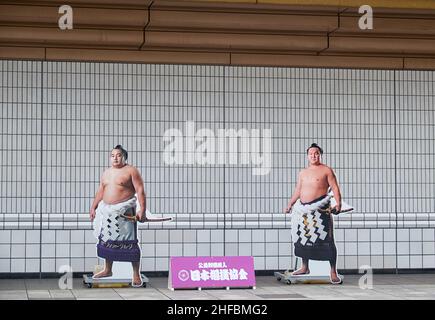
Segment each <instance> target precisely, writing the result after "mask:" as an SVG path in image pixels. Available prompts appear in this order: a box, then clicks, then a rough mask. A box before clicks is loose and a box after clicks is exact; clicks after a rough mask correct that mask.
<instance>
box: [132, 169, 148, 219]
mask: <svg viewBox="0 0 435 320" xmlns="http://www.w3.org/2000/svg"><path fill="white" fill-rule="evenodd" d="M131 178H132V182H133V186H134V190H135V191H136V194H137V201H139V205H140V210H139V211H138V212H136V216H137V220H138V221H140V222H144V221H145V220H146V215H145V211H146V197H145V189H144V185H143V180H142V177H141V176H140V173H139V170H137V169H136V168H133V170H132V173H131Z"/></svg>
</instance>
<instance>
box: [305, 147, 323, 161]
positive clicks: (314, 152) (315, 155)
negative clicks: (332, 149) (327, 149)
mask: <svg viewBox="0 0 435 320" xmlns="http://www.w3.org/2000/svg"><path fill="white" fill-rule="evenodd" d="M320 156H321V155H320V150H319V149H317V148H310V149H309V150H308V162H309V163H310V164H312V165H317V164H319V163H320Z"/></svg>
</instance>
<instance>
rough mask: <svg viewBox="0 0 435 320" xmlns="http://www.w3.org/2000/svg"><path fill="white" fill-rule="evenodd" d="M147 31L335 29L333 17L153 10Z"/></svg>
mask: <svg viewBox="0 0 435 320" xmlns="http://www.w3.org/2000/svg"><path fill="white" fill-rule="evenodd" d="M151 15H152V19H151V21H150V24H149V25H148V27H147V29H151V30H165V29H184V30H192V29H201V30H204V29H205V30H237V31H238V32H240V31H246V32H277V33H286V32H294V31H309V32H329V31H332V30H334V29H335V28H337V27H338V17H337V16H314V15H285V14H242V13H218V12H189V11H161V10H153V11H152V12H151Z"/></svg>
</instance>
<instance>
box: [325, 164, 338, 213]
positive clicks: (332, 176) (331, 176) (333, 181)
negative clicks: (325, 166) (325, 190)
mask: <svg viewBox="0 0 435 320" xmlns="http://www.w3.org/2000/svg"><path fill="white" fill-rule="evenodd" d="M327 177H328V184H329V186H330V187H331V189H332V193H333V194H334V198H335V201H336V202H337V205H336V206H335V209H336V210H337V213H338V212H340V211H341V192H340V187H339V186H338V182H337V177H336V176H335V173H334V171H333V170H332V169H330V168H329V170H328V174H327Z"/></svg>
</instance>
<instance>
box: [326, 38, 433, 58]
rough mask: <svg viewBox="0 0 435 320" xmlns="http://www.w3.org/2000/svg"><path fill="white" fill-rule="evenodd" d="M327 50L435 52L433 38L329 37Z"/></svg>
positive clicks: (390, 52)
mask: <svg viewBox="0 0 435 320" xmlns="http://www.w3.org/2000/svg"><path fill="white" fill-rule="evenodd" d="M327 51H329V52H349V53H354V54H360V53H379V54H398V55H399V54H426V55H431V54H435V39H412V38H410V39H405V38H386V37H385V38H383V37H382V38H381V37H379V38H373V37H371V38H368V37H330V40H329V49H328V50H327Z"/></svg>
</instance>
